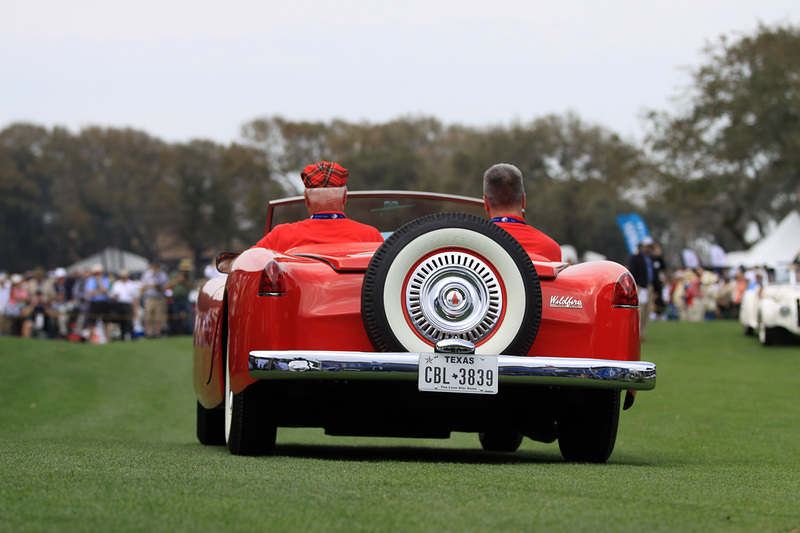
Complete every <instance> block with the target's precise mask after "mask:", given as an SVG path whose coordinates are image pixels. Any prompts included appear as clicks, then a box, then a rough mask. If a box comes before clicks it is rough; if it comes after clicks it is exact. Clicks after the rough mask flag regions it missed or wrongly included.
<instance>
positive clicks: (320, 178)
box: [300, 161, 347, 189]
mask: <svg viewBox="0 0 800 533" xmlns="http://www.w3.org/2000/svg"><path fill="white" fill-rule="evenodd" d="M300 177H301V178H303V185H305V186H306V189H316V188H320V187H344V186H345V185H347V169H346V168H343V167H341V166H339V165H338V164H337V163H328V162H327V161H320V162H319V163H314V164H313V165H308V166H307V167H306V168H304V169H303V172H301V173H300Z"/></svg>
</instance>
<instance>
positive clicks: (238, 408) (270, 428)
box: [228, 387, 278, 456]
mask: <svg viewBox="0 0 800 533" xmlns="http://www.w3.org/2000/svg"><path fill="white" fill-rule="evenodd" d="M251 389H252V390H251ZM258 392H260V391H258V390H255V389H253V387H251V388H250V389H245V390H243V391H242V392H240V393H239V394H234V395H233V418H232V420H231V428H230V433H229V434H228V450H230V452H231V453H232V454H234V455H251V456H254V455H267V454H270V453H272V450H273V449H274V448H275V439H276V437H277V432H278V428H277V426H275V425H274V424H271V423H270V420H269V412H268V408H269V407H268V405H267V404H266V402H263V401H260V398H261V395H260V394H258Z"/></svg>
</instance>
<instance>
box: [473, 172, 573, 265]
mask: <svg viewBox="0 0 800 533" xmlns="http://www.w3.org/2000/svg"><path fill="white" fill-rule="evenodd" d="M483 204H484V206H485V207H486V214H487V215H489V218H490V219H491V220H492V222H494V223H495V224H497V225H498V226H500V227H501V228H503V229H504V230H506V231H507V232H508V233H510V234H511V236H512V237H514V238H515V239H517V241H519V243H520V244H521V245H522V247H523V248H525V251H526V252H528V254H531V255H537V256H539V258H541V259H543V260H545V261H561V247H560V246H559V245H558V243H556V241H554V240H553V239H551V238H550V237H548V236H547V235H545V234H544V233H542V232H541V231H539V230H537V229H536V228H534V227H532V226H529V225H528V224H527V223H526V222H525V216H524V213H525V187H524V186H523V184H522V172H520V170H519V169H518V168H517V167H515V166H514V165H509V164H506V163H500V164H497V165H494V166H492V167H491V168H489V170H487V171H486V172H485V173H484V174H483ZM535 259H538V258H535Z"/></svg>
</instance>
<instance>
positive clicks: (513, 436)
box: [478, 431, 522, 452]
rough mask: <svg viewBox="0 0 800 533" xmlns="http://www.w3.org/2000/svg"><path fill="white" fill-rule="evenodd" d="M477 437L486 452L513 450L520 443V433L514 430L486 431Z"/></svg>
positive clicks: (516, 448) (515, 449)
mask: <svg viewBox="0 0 800 533" xmlns="http://www.w3.org/2000/svg"><path fill="white" fill-rule="evenodd" d="M478 438H479V439H480V441H481V446H483V449H484V450H486V451H487V452H515V451H517V450H518V449H519V445H520V444H522V433H517V432H516V431H487V432H485V433H480V434H478Z"/></svg>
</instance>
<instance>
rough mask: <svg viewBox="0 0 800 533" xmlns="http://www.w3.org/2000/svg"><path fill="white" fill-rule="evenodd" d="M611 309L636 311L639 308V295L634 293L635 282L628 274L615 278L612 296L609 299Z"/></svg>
mask: <svg viewBox="0 0 800 533" xmlns="http://www.w3.org/2000/svg"><path fill="white" fill-rule="evenodd" d="M611 306H612V307H625V308H630V309H636V308H637V307H639V293H638V292H636V282H635V281H634V280H633V276H631V273H630V272H625V273H623V274H622V275H620V277H619V278H617V283H616V284H615V285H614V296H613V297H612V299H611Z"/></svg>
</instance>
